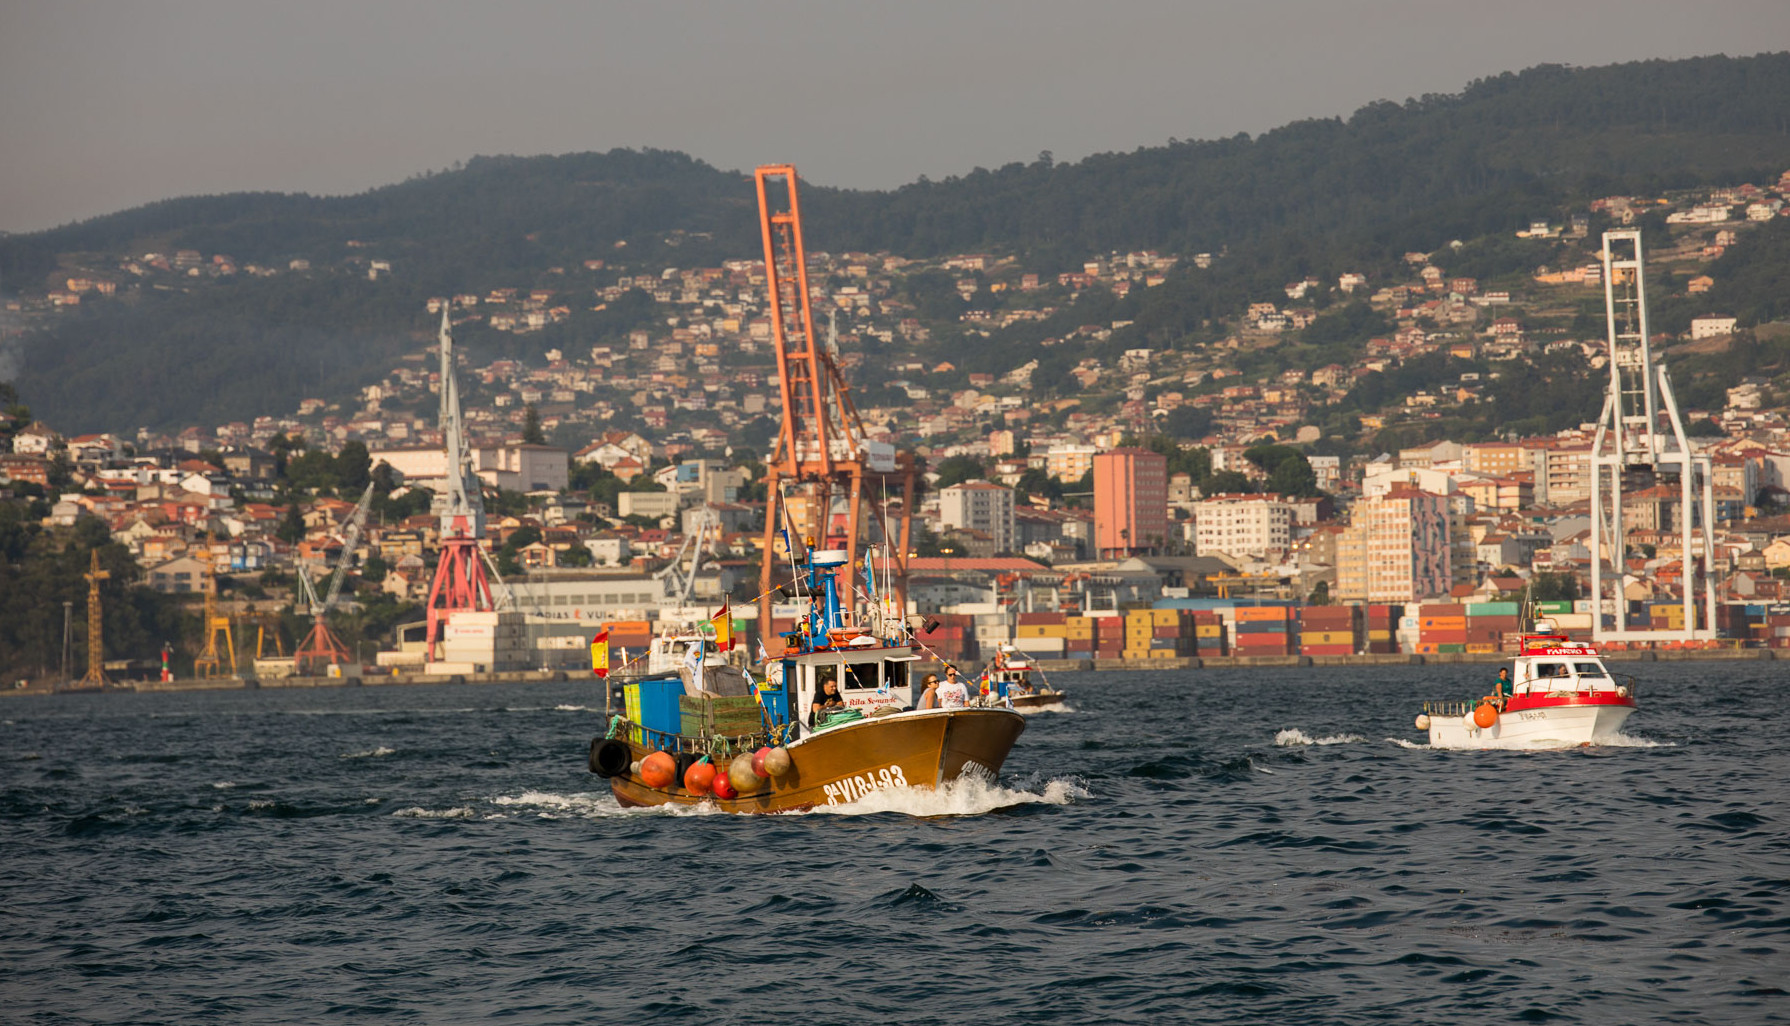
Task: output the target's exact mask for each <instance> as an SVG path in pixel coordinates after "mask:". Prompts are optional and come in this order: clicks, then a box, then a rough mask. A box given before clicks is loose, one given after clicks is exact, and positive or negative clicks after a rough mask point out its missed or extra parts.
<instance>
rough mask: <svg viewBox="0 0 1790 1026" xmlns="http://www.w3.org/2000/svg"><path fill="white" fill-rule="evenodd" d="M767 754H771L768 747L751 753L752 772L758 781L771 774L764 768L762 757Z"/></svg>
mask: <svg viewBox="0 0 1790 1026" xmlns="http://www.w3.org/2000/svg"><path fill="white" fill-rule="evenodd" d="M769 754H771V749H770V747H769V746H768V745H767V746H766V747H764V748H760V749H759V750H758V751H756V752H753V753H752V772H753V774H754V775H756V776H757V777H759V778H760V779H763V778H765V777H768V776H770V775H771V772H770V771H769V770H767V769H765V768H764V757H765V756H767V755H769Z"/></svg>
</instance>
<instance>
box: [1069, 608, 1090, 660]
mask: <svg viewBox="0 0 1790 1026" xmlns="http://www.w3.org/2000/svg"><path fill="white" fill-rule="evenodd" d="M1063 626H1064V627H1065V628H1066V629H1067V633H1066V634H1065V635H1064V644H1063V654H1064V655H1065V656H1066V657H1068V658H1070V659H1092V658H1094V620H1093V618H1092V617H1088V616H1072V617H1070V618H1069V619H1068V620H1067V621H1066V622H1065V623H1064V624H1063Z"/></svg>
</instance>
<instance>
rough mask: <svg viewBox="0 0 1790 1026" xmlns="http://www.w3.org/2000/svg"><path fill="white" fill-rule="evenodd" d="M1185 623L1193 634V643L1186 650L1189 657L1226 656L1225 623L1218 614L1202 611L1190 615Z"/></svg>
mask: <svg viewBox="0 0 1790 1026" xmlns="http://www.w3.org/2000/svg"><path fill="white" fill-rule="evenodd" d="M1183 623H1184V624H1186V625H1187V628H1188V629H1190V630H1191V631H1192V632H1193V637H1192V643H1191V645H1189V646H1188V647H1187V649H1186V652H1187V654H1188V655H1197V656H1221V655H1224V651H1225V650H1224V621H1223V620H1222V619H1221V618H1220V617H1219V615H1218V613H1216V612H1213V611H1207V610H1201V611H1198V612H1194V613H1192V614H1190V615H1188V616H1187V617H1186V618H1185V619H1184V620H1183Z"/></svg>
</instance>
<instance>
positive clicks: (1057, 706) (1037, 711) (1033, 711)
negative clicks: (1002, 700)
mask: <svg viewBox="0 0 1790 1026" xmlns="http://www.w3.org/2000/svg"><path fill="white" fill-rule="evenodd" d="M1013 711H1014V712H1016V713H1019V714H1020V715H1021V716H1041V715H1043V714H1045V713H1072V712H1075V711H1076V708H1075V706H1073V705H1070V704H1069V703H1067V702H1054V703H1052V704H1050V705H1040V706H1034V707H1032V708H1029V709H1028V708H1018V709H1014V710H1013Z"/></svg>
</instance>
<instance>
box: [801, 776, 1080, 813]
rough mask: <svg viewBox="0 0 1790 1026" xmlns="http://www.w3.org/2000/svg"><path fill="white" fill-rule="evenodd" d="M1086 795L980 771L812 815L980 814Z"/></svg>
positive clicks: (1053, 783) (1055, 783) (1060, 784)
mask: <svg viewBox="0 0 1790 1026" xmlns="http://www.w3.org/2000/svg"><path fill="white" fill-rule="evenodd" d="M1086 797H1088V791H1087V789H1086V788H1084V787H1082V786H1081V785H1079V784H1077V783H1075V782H1074V781H1070V780H1049V781H1046V782H1045V783H1044V787H1043V789H1042V790H1040V791H1027V790H1022V789H1017V788H1010V787H1002V786H1001V785H1000V784H999V783H997V782H995V781H991V780H989V779H988V778H986V777H983V776H980V775H969V776H964V777H960V778H958V779H956V780H952V781H949V782H948V783H946V784H945V785H944V786H943V787H940V788H939V789H938V790H936V791H935V790H931V789H928V788H920V787H897V788H890V789H887V790H883V791H871V792H870V793H869V794H866V795H865V796H864V797H862V798H859V799H858V800H857V801H855V802H849V803H846V804H843V805H821V806H816V807H815V809H814V812H813V814H814V815H826V816H873V815H879V814H881V813H886V812H894V813H899V814H901V815H905V816H915V817H923V818H930V817H935V816H980V815H983V814H985V813H989V812H996V811H999V810H1001V809H1011V808H1015V807H1018V806H1021V805H1068V804H1070V803H1071V802H1074V801H1075V800H1077V799H1080V798H1086Z"/></svg>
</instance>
